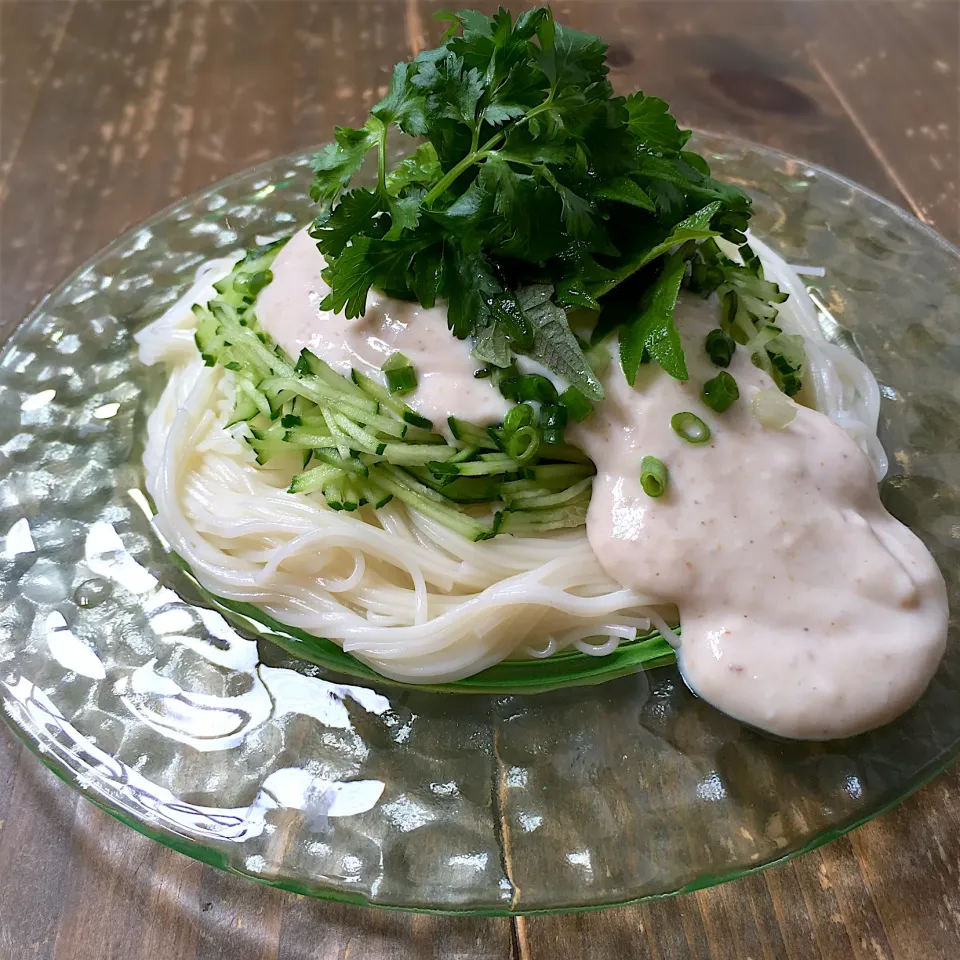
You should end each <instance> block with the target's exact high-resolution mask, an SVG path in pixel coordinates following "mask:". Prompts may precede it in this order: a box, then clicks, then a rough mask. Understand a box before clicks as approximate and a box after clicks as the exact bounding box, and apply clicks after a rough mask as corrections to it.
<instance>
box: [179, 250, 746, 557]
mask: <svg viewBox="0 0 960 960" xmlns="http://www.w3.org/2000/svg"><path fill="white" fill-rule="evenodd" d="M284 242H285V241H278V242H277V243H274V244H269V245H267V246H265V247H262V248H260V249H259V250H255V251H252V252H251V253H250V254H248V256H247V257H246V259H244V260H243V261H241V262H240V263H239V264H237V266H236V267H235V268H234V270H233V272H232V273H231V274H230V276H228V277H226V278H225V279H224V280H221V281H219V282H218V283H217V284H216V285H215V289H216V293H217V295H216V296H215V297H214V298H213V299H212V300H211V301H210V302H209V303H208V304H206V306H198V307H195V308H194V313H195V315H196V318H197V325H196V334H195V340H196V345H197V349H198V351H199V352H200V354H201V356H202V357H203V360H204V363H206V364H207V365H209V366H217V365H219V366H221V367H223V368H224V369H226V370H229V371H231V372H232V373H233V384H234V391H235V401H234V409H233V411H232V413H231V415H230V417H229V419H228V424H229V425H230V426H234V425H237V424H242V423H245V424H248V425H249V429H246V428H245V429H244V430H243V431H242V435H243V436H244V437H245V440H246V442H247V443H248V444H249V445H250V447H251V449H252V450H253V452H254V454H255V455H256V458H257V462H258V463H261V464H267V463H270V462H271V461H274V460H277V461H278V462H279V465H280V466H281V467H282V466H283V465H284V464H285V463H287V462H290V454H295V457H294V459H295V460H296V462H297V463H298V464H299V463H302V465H303V467H302V470H301V472H299V473H295V474H294V475H293V476H292V479H291V482H290V486H289V492H290V493H294V494H300V495H304V496H317V497H322V498H323V499H324V500H325V501H326V503H327V504H328V506H330V507H331V508H332V509H334V510H346V511H355V510H358V509H360V507H362V506H364V505H365V504H369V505H370V506H371V507H372V508H373V509H375V510H379V509H381V508H382V507H384V506H385V505H386V504H387V503H388V502H389V501H390V500H391V499H392V498H394V497H395V498H396V499H397V500H400V501H401V502H403V503H405V504H406V505H407V506H409V507H411V508H412V509H414V510H416V511H418V512H419V513H421V514H423V515H424V516H427V517H430V518H432V519H434V520H436V521H438V522H439V523H442V524H443V525H444V526H446V527H448V528H449V529H450V530H453V531H455V532H457V533H458V534H460V535H461V536H463V537H466V538H467V539H470V540H486V539H489V538H491V537H493V536H495V535H497V534H498V533H513V534H525V533H539V532H542V531H545V530H553V529H558V528H561V527H576V526H580V525H581V524H583V523H584V521H585V517H586V509H587V505H588V503H589V499H590V486H591V482H592V477H593V474H594V472H595V471H594V467H593V464H592V463H591V462H590V460H589V459H588V458H587V457H586V456H585V455H584V454H583V453H582V452H581V451H580V450H578V449H577V448H576V447H573V446H570V445H569V444H566V443H564V442H562V435H563V427H564V426H565V424H566V422H567V411H566V408H565V407H563V406H562V403H563V397H559V398H557V397H554V396H553V393H551V394H550V399H551V402H552V406H549V405H548V406H545V407H543V408H542V409H540V410H535V408H534V407H533V406H531V405H529V404H524V403H521V404H520V405H518V407H514V408H512V412H511V413H510V415H508V416H507V417H506V418H505V420H504V422H503V423H501V424H499V425H498V426H496V427H490V428H487V427H482V426H478V425H477V424H473V423H469V422H467V421H464V420H459V419H456V418H453V417H451V418H450V419H449V420H448V422H447V426H448V428H449V431H450V435H451V436H452V440H447V439H446V438H445V437H444V436H442V435H441V434H439V433H437V432H435V431H434V424H433V423H431V421H430V420H428V419H427V418H426V417H423V416H421V415H420V414H418V413H417V412H416V411H415V410H414V409H413V408H412V407H410V406H409V405H408V404H407V403H406V402H404V400H402V399H401V398H400V395H399V393H397V392H393V393H391V391H390V390H389V389H388V388H387V386H385V385H384V384H383V383H381V382H380V381H378V380H377V379H374V378H373V377H371V376H368V375H367V374H364V373H361V372H359V371H357V370H353V371H351V374H350V376H349V377H345V376H342V375H341V374H340V373H338V372H337V371H336V370H334V369H333V368H332V367H331V366H330V365H329V364H327V363H326V362H324V360H323V359H322V358H320V357H318V356H316V355H315V354H313V353H311V352H310V351H309V350H303V351H302V352H301V354H300V356H299V357H298V358H297V360H296V361H295V362H292V361H291V360H290V358H289V357H287V356H286V355H285V354H284V353H283V351H282V350H281V349H280V348H279V347H277V346H276V345H275V344H274V343H273V342H272V341H271V340H270V338H269V337H268V336H267V335H266V333H265V332H264V331H263V330H262V329H261V328H260V326H259V324H258V323H257V319H256V296H257V294H258V293H259V292H260V290H262V289H263V288H264V287H265V286H266V285H267V284H268V283H269V282H270V281H271V279H272V277H273V274H272V272H271V267H272V264H273V261H274V259H275V257H276V255H277V253H279V251H280V249H281V248H282V246H283V243H284ZM744 295H750V294H749V293H748V292H747V291H744ZM527 379H529V378H527ZM531 382H532V381H531ZM522 383H526V380H523V381H522ZM540 386H542V385H540ZM554 392H555V391H554ZM521 399H522V398H521ZM558 402H559V403H560V404H561V405H560V406H558ZM583 413H584V411H582V410H576V411H575V412H574V413H573V414H571V415H572V416H576V415H577V414H583ZM538 418H539V419H538ZM240 435H241V434H238V436H240ZM534 441H535V442H534ZM544 441H551V442H544Z"/></svg>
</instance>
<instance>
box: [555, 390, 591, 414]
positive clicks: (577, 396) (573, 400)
mask: <svg viewBox="0 0 960 960" xmlns="http://www.w3.org/2000/svg"><path fill="white" fill-rule="evenodd" d="M560 402H561V403H562V404H563V405H564V406H565V407H566V408H567V413H568V414H570V416H571V417H573V419H574V420H577V421H580V420H586V418H587V417H589V416H590V414H591V413H593V404H592V403H591V402H590V401H589V400H588V399H587V398H586V397H585V396H584V395H583V394H582V393H581V392H580V391H579V390H578V389H577V388H576V387H567V389H566V390H564V391H563V393H561V394H560Z"/></svg>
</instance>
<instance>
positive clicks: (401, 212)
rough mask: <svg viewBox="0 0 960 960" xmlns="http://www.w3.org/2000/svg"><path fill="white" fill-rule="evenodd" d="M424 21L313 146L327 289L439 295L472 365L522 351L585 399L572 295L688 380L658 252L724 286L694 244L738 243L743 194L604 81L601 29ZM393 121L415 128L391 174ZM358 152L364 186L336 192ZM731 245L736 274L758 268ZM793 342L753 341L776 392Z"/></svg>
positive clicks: (662, 122)
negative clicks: (327, 138) (347, 114)
mask: <svg viewBox="0 0 960 960" xmlns="http://www.w3.org/2000/svg"><path fill="white" fill-rule="evenodd" d="M441 18H442V19H446V20H448V21H450V22H451V24H452V27H451V30H450V31H448V33H447V35H446V36H445V37H444V39H443V42H442V44H441V45H440V46H439V47H437V48H436V49H434V50H426V51H424V52H422V53H421V54H420V55H419V56H418V57H417V58H416V59H415V60H413V61H412V62H410V63H402V64H398V65H397V66H396V67H395V68H394V71H393V75H392V78H391V82H390V87H389V89H388V91H387V94H386V96H385V97H384V98H383V99H382V100H381V101H380V102H379V103H378V104H377V105H376V106H375V107H374V108H373V110H372V111H371V116H370V118H369V119H368V121H367V123H366V124H365V125H364V126H363V127H362V128H360V129H351V128H346V127H342V128H337V130H336V131H335V142H334V143H333V144H331V145H330V146H329V147H327V148H326V149H325V150H324V151H323V152H321V153H320V154H318V156H317V158H316V160H315V164H314V168H315V180H314V184H313V189H312V194H313V196H314V198H315V199H316V200H317V201H318V202H320V203H322V204H323V205H324V210H323V212H322V213H321V215H320V217H318V219H317V222H316V223H315V226H314V231H313V233H314V235H315V237H316V239H317V241H318V245H319V246H320V249H321V251H322V252H323V254H324V256H325V257H326V258H327V264H328V266H327V271H326V273H325V276H327V278H328V282H329V283H330V284H331V288H332V289H331V294H330V296H329V297H327V298H326V300H325V301H324V303H325V304H326V305H329V306H331V307H337V308H343V309H346V310H347V311H349V312H351V313H353V312H355V311H358V310H362V309H363V307H364V306H365V303H366V296H367V293H368V291H369V289H370V287H377V288H378V289H382V290H384V291H386V292H388V293H390V294H391V295H398V296H402V297H408V298H413V299H416V300H418V301H419V302H420V303H421V304H423V305H425V306H431V305H433V304H435V303H436V302H437V301H438V299H439V298H445V299H446V300H447V304H448V322H449V326H450V329H451V330H452V331H453V333H454V335H456V336H458V337H461V338H471V339H472V341H473V351H474V354H475V356H476V357H477V358H478V359H479V360H481V361H482V362H484V363H487V364H490V365H491V367H492V368H494V369H503V370H506V369H507V368H509V367H510V366H511V365H512V363H513V360H514V358H515V357H517V356H523V355H525V356H528V357H531V358H532V359H535V360H537V361H538V362H540V363H542V364H544V365H545V366H546V367H547V368H548V369H549V370H550V371H551V372H552V373H553V374H554V375H556V376H557V377H559V378H562V379H564V380H566V381H568V382H569V383H570V384H573V385H576V386H577V388H578V389H580V390H582V392H583V394H584V396H586V397H590V398H592V399H597V398H599V396H600V395H601V393H602V391H601V390H600V385H599V381H598V380H597V378H596V376H595V374H594V373H593V371H591V370H590V368H589V365H588V364H587V362H586V359H585V358H584V356H583V351H582V349H581V348H580V345H579V343H578V342H577V339H576V337H574V336H573V334H572V333H571V331H570V326H569V323H568V322H567V318H566V314H565V312H564V309H565V308H582V309H586V310H589V311H592V312H594V313H599V315H600V318H601V320H600V323H599V324H598V328H597V329H598V330H599V331H600V334H601V335H602V334H603V333H605V332H606V331H607V330H609V329H610V325H614V326H615V325H617V324H621V323H622V324H625V325H626V326H627V327H628V328H629V329H628V331H625V332H624V334H623V337H622V344H623V346H622V349H623V353H624V357H625V358H626V362H625V369H627V370H632V371H633V376H635V375H636V368H637V366H638V365H639V362H640V360H641V359H643V358H649V359H652V360H653V361H655V362H657V363H660V364H661V365H663V366H664V368H665V369H667V370H668V372H670V373H671V374H672V375H674V376H686V366H685V363H684V357H683V351H682V348H681V346H680V342H679V337H678V336H677V334H676V330H675V329H674V328H673V322H672V311H673V303H674V302H675V300H676V296H675V295H674V296H673V297H672V299H671V293H672V291H673V288H674V287H675V286H676V283H677V276H678V271H679V270H680V269H681V268H680V266H677V265H673V266H671V267H670V268H669V269H668V268H665V267H661V268H660V269H657V268H658V265H659V264H660V262H661V261H662V259H666V258H667V257H668V255H670V254H671V253H672V252H673V251H674V249H675V248H677V247H682V248H683V251H684V259H686V260H690V259H691V257H692V263H693V266H692V268H691V280H690V282H691V285H692V286H694V287H695V288H696V289H698V290H699V291H700V292H701V293H703V295H709V293H711V292H713V291H715V290H719V291H720V293H721V295H722V294H723V293H725V292H726V289H725V287H724V285H723V284H724V281H723V278H724V276H726V274H725V273H724V271H723V270H722V269H721V268H720V267H719V266H717V264H716V263H715V262H714V261H716V257H715V256H713V255H711V257H712V259H711V257H698V256H696V255H695V254H694V253H692V252H691V251H692V250H694V248H695V247H696V246H697V245H703V246H705V245H707V244H709V243H710V242H711V238H713V237H715V236H722V237H724V238H725V239H727V240H730V241H732V242H734V243H741V242H742V241H743V239H744V237H743V231H744V229H745V228H746V226H747V222H748V220H749V216H750V200H749V198H748V197H747V195H746V194H745V193H743V191H741V190H740V189H739V188H737V187H734V186H731V185H729V184H724V183H721V182H719V181H717V180H714V179H713V178H711V177H710V171H709V167H708V165H707V163H706V162H705V161H704V160H703V159H702V158H701V157H699V156H697V155H696V154H694V153H691V152H689V151H687V150H686V149H684V148H685V146H686V144H687V140H688V137H689V133H688V132H687V131H684V130H681V129H680V128H679V127H678V126H677V123H676V121H675V120H674V118H673V117H672V116H671V115H670V112H669V109H668V107H667V105H666V104H665V103H664V102H663V101H662V100H660V99H658V98H656V97H649V96H646V95H644V94H642V93H636V94H634V95H632V96H630V97H627V98H626V99H623V98H620V97H616V96H614V93H613V89H612V87H611V85H610V82H609V80H608V77H607V73H608V67H607V64H606V50H607V47H606V44H605V43H604V41H603V40H601V39H600V38H599V37H595V36H592V35H591V34H587V33H582V32H580V31H577V30H573V29H571V28H569V27H564V26H561V25H558V24H556V23H554V20H553V17H552V15H551V13H550V11H549V9H547V8H544V7H540V8H534V9H532V10H528V11H525V12H524V13H522V14H521V15H520V16H519V17H517V18H516V20H514V19H513V18H512V17H511V15H510V14H509V13H508V12H507V11H505V10H503V9H502V8H501V9H500V10H498V12H497V13H496V14H494V15H493V16H492V17H485V16H483V15H482V14H480V13H478V12H476V11H471V10H461V11H458V12H457V13H453V14H443V15H442V17H441ZM395 131H399V132H400V133H403V134H407V135H411V136H417V137H421V138H422V139H423V142H422V143H421V144H420V145H419V146H417V147H416V149H415V150H413V151H412V152H411V153H410V154H409V156H407V157H406V158H405V159H404V160H401V161H400V162H399V163H398V164H396V165H395V166H394V167H393V168H392V169H390V170H388V169H387V163H386V157H387V137H388V134H389V133H391V132H394V133H395ZM374 151H375V152H376V157H377V166H378V171H377V172H378V176H377V187H376V189H372V190H356V189H355V190H349V191H348V190H347V187H348V185H349V183H350V181H351V179H352V178H353V177H354V176H355V175H356V174H357V173H358V172H359V170H360V169H361V166H362V165H363V163H364V160H365V158H366V156H367V154H368V153H370V152H374ZM747 259H748V267H746V268H743V270H744V273H745V275H746V274H749V276H751V277H752V280H753V282H754V284H764V283H765V281H763V278H762V274H761V272H760V271H759V267H758V265H757V264H756V263H755V258H753V257H747ZM708 260H709V261H710V262H708ZM751 271H752V272H751ZM627 281H629V282H627ZM667 281H669V283H667ZM738 282H739V280H738ZM665 284H666V286H664V285H665ZM735 286H736V284H734V287H735ZM773 286H774V285H766V286H765V287H760V286H754V287H751V289H750V290H749V291H747V290H745V289H743V290H741V289H740V288H739V287H737V294H736V296H737V297H738V298H739V300H738V302H740V303H741V304H746V305H747V306H748V307H749V308H750V309H752V310H755V311H760V312H761V313H762V312H764V310H765V308H762V307H758V306H757V305H756V304H757V303H762V301H764V296H765V295H766V294H767V293H769V289H768V288H773ZM616 287H619V288H620V289H619V290H617V292H616V294H613V293H612V291H614V288H616ZM729 289H733V287H729ZM531 291H534V293H532V294H531ZM751 298H752V299H751ZM614 300H616V301H617V302H616V304H614V303H613V301H614ZM754 301H756V303H754ZM767 302H769V301H767ZM744 309H746V307H745V308H744ZM651 311H652V313H651ZM768 312H769V311H768ZM773 315H775V310H774V311H773ZM764 319H766V320H769V316H767V317H765V318H764ZM641 321H642V322H641ZM744 336H746V337H749V336H750V334H749V331H745V332H744ZM795 353H796V351H794V350H793V349H792V348H790V347H784V348H782V349H776V350H775V354H776V358H778V362H780V366H783V368H784V369H783V370H782V371H781V370H780V367H779V366H777V364H776V363H775V358H774V356H773V355H771V354H770V353H769V352H767V353H764V354H763V357H764V358H765V362H766V363H767V364H768V365H769V367H770V369H771V370H772V371H777V372H776V373H774V375H775V376H780V377H781V381H780V382H781V383H782V386H783V388H784V389H791V390H793V389H798V386H797V384H798V383H799V377H800V372H799V369H798V367H797V363H798V361H797V360H796V357H795ZM801 366H802V364H801ZM788 368H789V369H788Z"/></svg>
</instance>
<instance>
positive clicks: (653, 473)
mask: <svg viewBox="0 0 960 960" xmlns="http://www.w3.org/2000/svg"><path fill="white" fill-rule="evenodd" d="M640 486H641V487H642V488H643V492H644V493H645V494H646V495H647V496H648V497H662V496H663V494H664V492H665V491H666V489H667V465H666V464H665V463H664V462H663V461H662V460H661V459H659V458H658V457H644V458H643V460H641V461H640Z"/></svg>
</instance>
